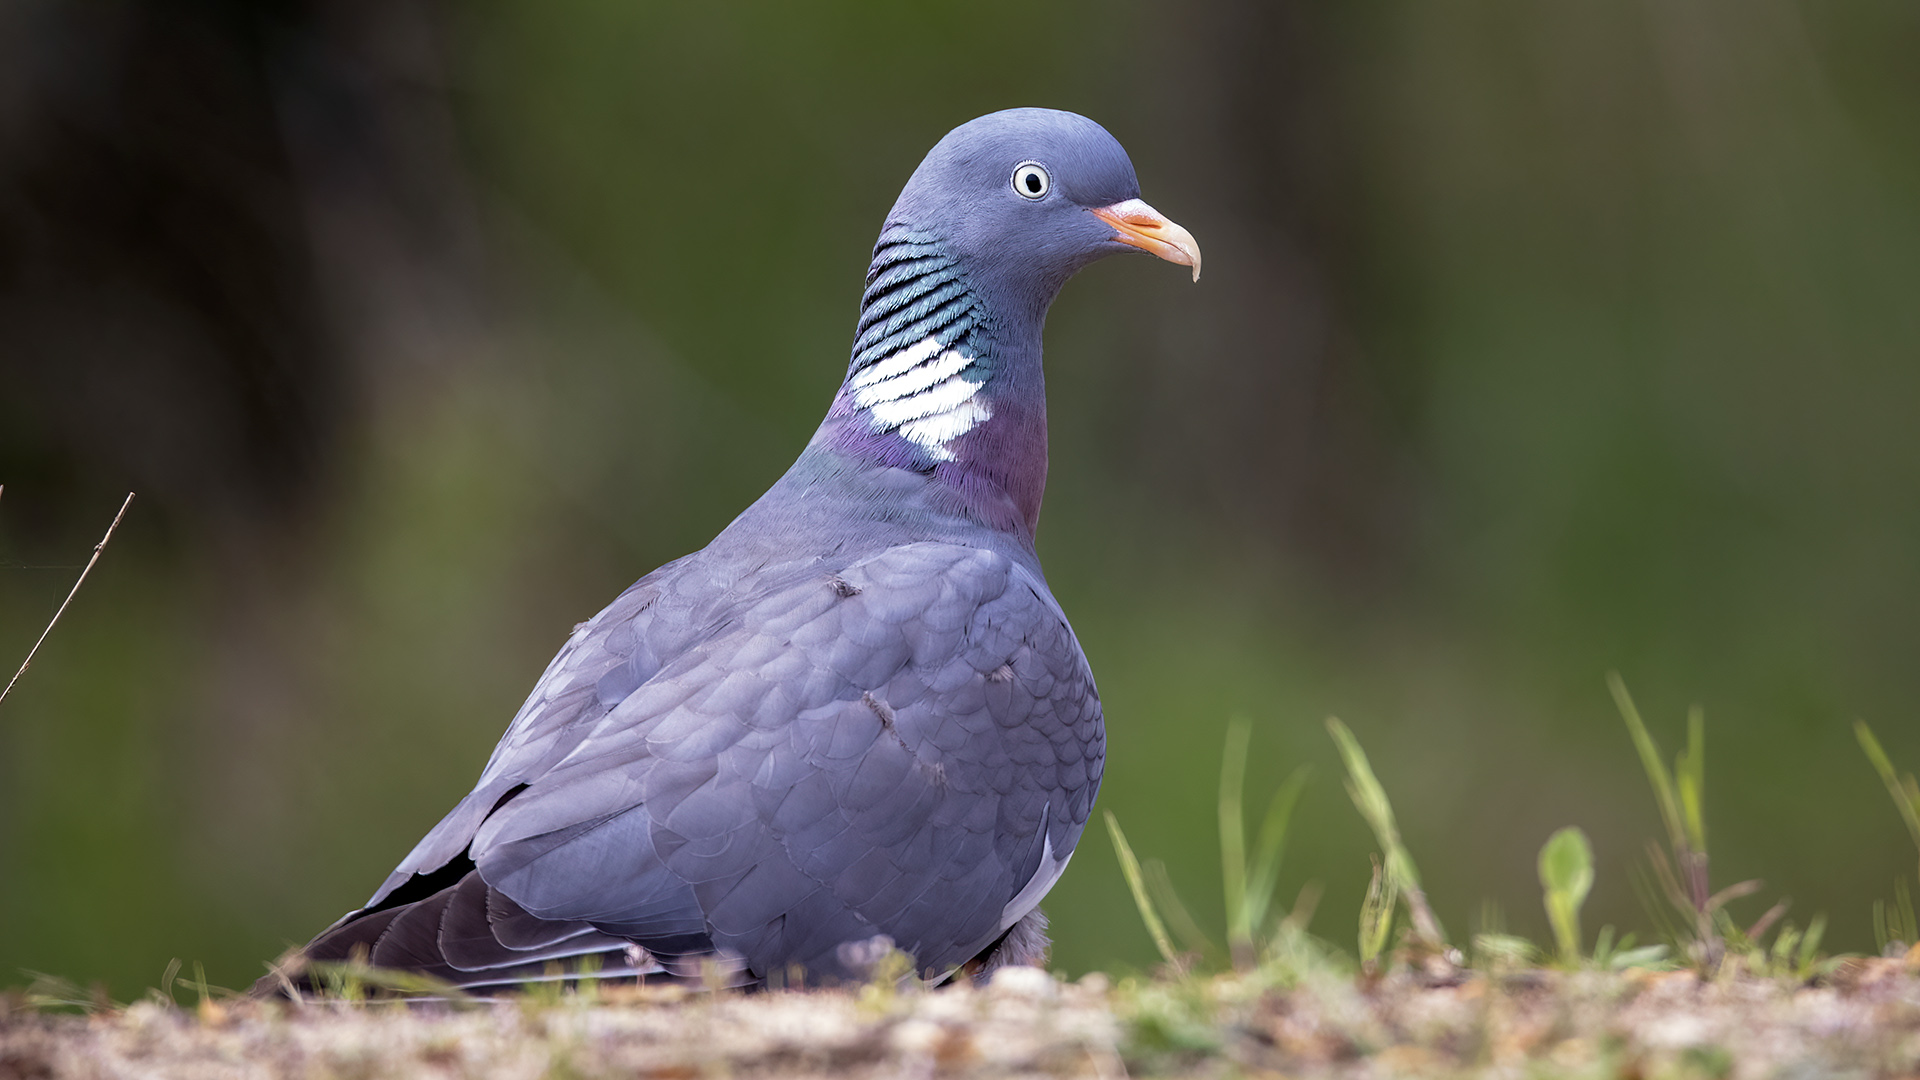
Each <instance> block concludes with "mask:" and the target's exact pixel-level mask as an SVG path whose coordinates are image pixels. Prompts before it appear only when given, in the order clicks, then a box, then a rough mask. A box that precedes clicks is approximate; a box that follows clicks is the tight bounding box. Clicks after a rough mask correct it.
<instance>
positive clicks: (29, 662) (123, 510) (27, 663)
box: [0, 487, 133, 701]
mask: <svg viewBox="0 0 1920 1080" xmlns="http://www.w3.org/2000/svg"><path fill="white" fill-rule="evenodd" d="M5 490H6V489H5V488H3V487H0V491H5ZM132 505H133V492H131V491H129V492H127V498H126V501H125V502H123V503H121V504H120V512H119V513H117V514H115V515H113V524H111V525H108V526H107V534H106V535H105V536H102V537H101V538H100V542H99V543H97V544H95V545H93V558H91V559H88V560H87V565H86V566H84V567H82V568H81V569H80V577H79V579H78V580H76V581H74V583H73V588H71V589H69V590H67V598H66V599H65V600H62V601H60V610H58V611H56V612H54V613H53V618H51V619H49V620H47V628H46V629H45V630H42V631H40V640H39V641H36V642H34V643H33V648H31V649H28V650H27V658H26V659H25V660H24V661H22V662H21V664H20V670H19V671H16V672H14V673H13V678H11V679H8V680H7V688H6V689H5V690H0V701H5V700H7V695H8V694H11V693H13V684H14V683H17V682H19V681H20V676H22V675H25V674H26V673H27V669H28V668H30V667H32V666H33V658H34V657H35V656H37V655H39V653H40V646H42V645H44V644H46V642H47V635H48V634H51V633H53V627H54V624H55V623H57V622H59V621H60V616H62V615H65V614H66V613H67V605H68V604H71V603H73V598H74V595H75V594H76V593H78V592H79V591H80V586H81V585H84V584H86V580H87V575H88V574H90V573H92V572H93V564H94V563H97V562H99V561H100V552H101V551H103V550H105V549H106V546H107V541H109V540H111V539H113V530H115V529H117V528H119V527H120V519H121V518H123V517H126V516H127V507H129V506H132Z"/></svg>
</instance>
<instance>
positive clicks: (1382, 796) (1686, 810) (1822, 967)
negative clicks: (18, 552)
mask: <svg viewBox="0 0 1920 1080" xmlns="http://www.w3.org/2000/svg"><path fill="white" fill-rule="evenodd" d="M1607 685H1608V689H1609V690H1610V692H1611V693H1612V696H1613V699H1614V702H1615V704H1616V706H1617V707H1618V709H1619V712H1620V717H1621V719H1622V721H1623V722H1624V724H1625V725H1626V728H1627V735H1628V740H1629V742H1630V744H1631V746H1632V747H1633V750H1634V752H1635V753H1636V754H1637V755H1638V757H1639V759H1640V763H1641V765H1642V767H1643V769H1644V770H1645V772H1646V775H1647V781H1648V784H1649V787H1650V789H1651V791H1652V794H1653V797H1654V802H1655V805H1656V807H1657V808H1658V810H1659V814H1660V820H1661V824H1662V826H1663V827H1664V830H1665V833H1666V836H1665V843H1664V844H1662V843H1658V842H1650V843H1649V844H1648V846H1647V852H1646V862H1645V864H1644V865H1643V866H1640V867H1635V868H1629V873H1633V874H1635V882H1636V885H1637V886H1638V887H1639V888H1640V891H1641V893H1642V898H1643V900H1644V901H1645V904H1646V908H1647V913H1648V918H1649V920H1650V922H1651V923H1652V924H1653V925H1652V928H1651V930H1652V935H1653V936H1654V937H1656V938H1659V939H1661V940H1660V941H1656V942H1654V943H1649V944H1640V943H1639V936H1638V935H1637V934H1635V933H1626V934H1620V933H1617V932H1616V930H1615V928H1614V927H1612V926H1605V927H1602V928H1601V929H1600V931H1599V932H1598V934H1597V935H1596V936H1595V937H1594V940H1593V943H1592V946H1591V948H1588V947H1587V943H1586V940H1585V938H1584V935H1583V932H1582V928H1581V922H1580V912H1581V908H1582V906H1583V905H1584V903H1585V901H1586V899H1587V896H1588V895H1589V894H1590V893H1591V892H1592V890H1593V886H1594V882H1595V879H1596V876H1597V875H1598V874H1599V873H1600V872H1601V868H1600V867H1598V866H1596V864H1595V861H1594V856H1593V848H1592V845H1591V844H1590V843H1589V842H1588V840H1587V837H1586V834H1585V833H1584V832H1583V831H1582V830H1581V829H1580V828H1579V827H1578V826H1572V825H1569V826H1566V827H1564V828H1561V829H1559V830H1557V831H1556V832H1555V833H1554V834H1553V835H1552V836H1551V837H1549V838H1548V840H1547V842H1546V844H1545V845H1544V846H1543V847H1542V848H1541V849H1540V852H1539V855H1538V858H1537V863H1538V868H1539V875H1540V884H1541V889H1542V904H1543V906H1544V907H1545V909H1546V913H1547V921H1548V924H1549V926H1550V927H1551V928H1552V933H1553V943H1552V948H1551V949H1548V948H1543V947H1542V946H1541V945H1539V944H1537V943H1535V942H1533V941H1531V940H1529V939H1526V938H1522V937H1517V936H1515V935H1512V934H1508V933H1505V932H1504V931H1503V929H1502V925H1503V920H1502V919H1501V918H1500V917H1499V916H1498V913H1497V911H1491V910H1490V913H1489V914H1488V915H1487V916H1485V917H1483V918H1482V921H1481V922H1482V925H1481V932H1480V933H1478V934H1475V935H1474V936H1473V940H1472V943H1471V944H1472V951H1473V959H1472V961H1471V963H1472V964H1473V965H1475V966H1480V967H1489V968H1501V969H1505V970H1511V969H1513V968H1515V967H1525V966H1534V965H1538V964H1540V963H1542V962H1543V961H1545V960H1546V959H1547V958H1549V957H1551V958H1552V960H1553V962H1554V963H1555V965H1556V966H1558V967H1559V968H1561V969H1564V970H1580V969H1586V970H1598V971H1624V970H1628V969H1632V968H1644V969H1650V970H1664V969H1668V968H1671V967H1673V966H1674V963H1675V961H1676V960H1678V961H1680V962H1683V963H1684V964H1685V965H1686V966H1687V967H1689V968H1691V969H1692V970H1693V971H1694V972H1695V973H1696V974H1698V975H1700V976H1702V977H1713V976H1715V975H1716V974H1717V973H1719V972H1721V971H1722V969H1723V968H1730V969H1731V970H1732V971H1733V972H1734V973H1735V974H1746V975H1755V976H1762V977H1780V978H1787V979H1796V980H1800V981H1806V980H1809V979H1814V978H1817V977H1819V976H1821V975H1822V974H1825V973H1829V972H1831V971H1833V970H1835V968H1836V967H1837V966H1838V965H1839V964H1841V963H1842V962H1844V961H1845V960H1847V959H1848V957H1846V956H1829V955H1827V954H1824V953H1822V952H1821V951H1820V942H1821V939H1822V937H1823V936H1824V933H1825V930H1826V926H1827V918H1826V915H1825V914H1824V913H1819V914H1816V915H1814V916H1813V917H1812V918H1811V919H1810V920H1809V921H1808V922H1807V924H1806V925H1805V926H1804V927H1802V926H1800V925H1798V924H1796V923H1795V922H1793V921H1792V920H1789V919H1787V918H1786V917H1785V916H1786V913H1787V910H1788V904H1787V901H1785V900H1780V901H1777V902H1775V903H1774V904H1772V905H1771V906H1769V907H1767V908H1766V909H1765V910H1764V911H1762V912H1761V913H1760V914H1759V915H1758V916H1757V917H1756V918H1754V919H1752V920H1751V921H1750V922H1746V923H1742V922H1740V921H1738V920H1736V919H1735V918H1734V916H1733V914H1732V911H1731V907H1732V905H1733V904H1734V903H1735V902H1736V901H1740V900H1743V899H1746V898H1748V897H1751V896H1754V895H1755V894H1757V893H1759V892H1760V891H1761V889H1762V887H1763V886H1762V883H1761V882H1759V881H1757V880H1755V881H1741V882H1736V883H1734V884H1731V885H1726V886H1723V887H1720V888H1717V889H1716V888H1714V884H1713V880H1712V875H1711V872H1710V871H1711V861H1710V858H1709V849H1708V823H1707V815H1706V785H1707V767H1706V762H1707V754H1706V718H1705V715H1704V713H1703V712H1702V710H1700V709H1699V708H1698V707H1695V708H1693V709H1692V710H1690V711H1689V712H1688V714H1687V718H1686V728H1685V732H1686V741H1685V749H1684V750H1681V751H1680V752H1679V753H1677V754H1676V755H1675V756H1674V757H1673V759H1672V764H1671V765H1669V764H1668V759H1667V757H1666V755H1665V752H1664V751H1663V750H1662V749H1661V747H1660V743H1659V740H1658V739H1657V738H1656V737H1655V736H1654V734H1653V732H1652V731H1651V729H1650V728H1649V727H1648V725H1647V723H1646V721H1645V720H1644V719H1643V718H1642V717H1641V715H1640V711H1639V709H1638V707H1637V706H1636V705H1635V704H1634V701H1633V697H1632V695H1631V693H1629V691H1628V690H1627V687H1626V683H1625V681H1624V680H1622V679H1621V678H1620V677H1619V676H1618V675H1617V674H1610V675H1609V676H1608V678H1607ZM1326 727H1327V732H1328V734H1329V735H1330V736H1331V737H1332V739H1333V742H1334V744H1335V746H1336V748H1337V749H1338V751H1339V754H1340V758H1341V761H1342V763H1343V764H1344V766H1345V769H1346V777H1345V786H1346V790H1347V794H1348V796H1349V797H1350V798H1351V799H1352V801H1353V805H1354V808H1355V809H1356V810H1357V811H1358V812H1359V814H1360V816H1361V818H1362V819H1363V820H1364V821H1365V822H1366V823H1367V826H1368V828H1369V829H1370V830H1371V831H1372V833H1373V837H1374V840H1375V842H1376V843H1377V844H1378V845H1379V851H1378V853H1377V854H1375V855H1374V858H1373V875H1372V878H1371V880H1370V881H1369V883H1368V887H1367V890H1366V893H1365V897H1364V899H1363V900H1362V902H1361V906H1360V910H1359V912H1358V919H1357V922H1358V933H1357V936H1356V941H1355V944H1356V949H1355V952H1354V954H1353V955H1352V956H1351V957H1350V958H1346V959H1344V960H1339V961H1335V962H1340V963H1346V964H1349V965H1351V966H1352V968H1353V969H1354V970H1356V971H1358V972H1360V973H1362V974H1363V975H1365V976H1367V977H1378V976H1380V975H1382V974H1384V973H1386V972H1388V971H1391V970H1394V969H1395V968H1405V969H1409V970H1417V971H1418V972H1420V973H1421V974H1422V976H1423V977H1425V978H1427V979H1430V980H1435V981H1444V980H1447V979H1449V978H1452V977H1455V973H1456V971H1457V969H1458V968H1459V967H1460V966H1461V965H1462V964H1463V963H1467V958H1466V957H1465V956H1464V955H1463V954H1462V953H1461V952H1460V951H1459V950H1458V949H1456V948H1455V947H1454V946H1453V945H1452V944H1450V942H1449V939H1448V937H1447V934H1446V931H1445V929H1444V927H1442V925H1441V923H1440V921H1439V919H1438V918H1437V917H1436V916H1435V915H1434V914H1433V910H1432V906H1431V905H1430V904H1429V903H1428V900H1427V897H1426V892H1425V889H1424V886H1423V885H1422V881H1421V877H1420V871H1419V867H1418V865H1417V864H1416V863H1415V861H1414V858H1413V854H1412V852H1411V851H1409V850H1408V848H1407V845H1406V843H1405V841H1404V839H1403V838H1402V836H1401V833H1400V829H1399V824H1398V821H1397V819H1396V817H1395V814H1394V809H1393V803H1392V800H1391V799H1389V798H1388V796H1387V792H1386V788H1385V787H1384V785H1382V784H1381V782H1380V780H1379V777H1378V776H1377V775H1375V773H1374V771H1373V768H1372V765H1371V763H1370V762H1369V761H1368V759H1367V755H1366V751H1365V750H1364V749H1363V748H1362V747H1361V745H1360V741H1359V739H1358V738H1356V737H1355V736H1354V734H1353V732H1352V730H1351V729H1349V728H1348V727H1347V726H1346V725H1345V724H1343V723H1341V722H1340V721H1339V720H1338V719H1334V718H1328V720H1327V722H1326ZM1251 730H1252V726H1251V724H1249V723H1248V722H1247V721H1246V720H1244V719H1238V718H1236V719H1235V720H1233V721H1231V722H1230V723H1229V724H1228V725H1227V731H1226V739H1225V746H1224V749H1223V753H1222V755H1221V769H1220V789H1219V821H1220V866H1221V878H1222V886H1223V892H1224V895H1225V898H1226V899H1225V907H1226V911H1225V917H1226V925H1227V947H1226V948H1225V949H1224V950H1222V949H1220V948H1219V947H1218V946H1216V945H1215V944H1214V942H1213V941H1212V940H1211V939H1210V938H1209V937H1208V936H1207V935H1206V933H1205V932H1204V931H1202V930H1200V929H1199V927H1198V923H1197V920H1195V919H1194V917H1193V916H1192V914H1191V913H1190V911H1189V910H1188V908H1187V905H1186V904H1185V903H1184V902H1183V901H1182V900H1181V899H1180V896H1179V893H1178V891H1177V890H1176V889H1175V887H1174V886H1173V884H1172V883H1171V882H1170V881H1169V880H1168V879H1167V876H1166V869H1165V866H1164V864H1162V863H1161V862H1159V861H1158V860H1155V859H1151V858H1148V859H1145V860H1142V859H1141V858H1140V857H1138V856H1137V855H1136V854H1135V852H1134V850H1133V848H1132V846H1131V845H1130V844H1129V843H1128V842H1127V840H1126V836H1125V834H1124V832H1123V831H1122V829H1121V827H1120V822H1119V820H1118V819H1117V818H1116V817H1115V816H1114V815H1113V814H1112V813H1108V814H1107V815H1106V821H1107V828H1108V832H1109V835H1110V836H1111V837H1112V839H1113V843H1114V847H1115V850H1116V852H1117V854H1118V856H1119V861H1120V866H1121V872H1122V874H1123V876H1124V878H1125V881H1126V884H1127V887H1128V890H1129V892H1130V893H1131V895H1132V897H1133V900H1134V903H1135V905H1136V906H1137V907H1138V909H1139V912H1140V918H1141V921H1142V923H1143V924H1144V925H1145V926H1146V928H1147V932H1148V935H1149V936H1150V937H1151V938H1152V939H1153V942H1154V945H1155V947H1156V948H1157V949H1158V950H1159V952H1160V955H1161V957H1162V958H1163V959H1164V960H1166V961H1167V962H1168V964H1169V966H1170V968H1171V969H1172V970H1173V971H1174V972H1176V973H1179V974H1189V975H1204V974H1207V973H1209V972H1217V971H1224V970H1234V971H1240V972H1246V971H1250V970H1254V969H1257V968H1259V967H1261V966H1262V965H1263V964H1266V963H1268V962H1269V961H1270V960H1271V959H1272V958H1273V957H1274V956H1275V955H1276V953H1277V952H1285V953H1286V954H1287V955H1289V956H1295V957H1297V956H1299V955H1302V953H1301V952H1300V942H1301V941H1302V940H1303V939H1304V938H1305V937H1306V923H1307V920H1308V919H1309V918H1310V917H1311V915H1310V913H1311V906H1312V905H1311V903H1310V902H1307V903H1299V904H1296V905H1295V909H1294V911H1292V912H1290V913H1288V914H1286V915H1284V916H1281V915H1275V914H1270V913H1271V912H1273V911H1274V908H1273V903H1274V900H1275V897H1276V895H1277V889H1278V885H1279V871H1280V867H1281V861H1282V854H1283V853H1284V851H1285V849H1286V830H1287V825H1288V823H1289V821H1290V819H1291V814H1292V810H1293V806H1294V804H1295V802H1296V801H1297V800H1298V798H1299V795H1300V790H1301V788H1302V786H1303V785H1304V784H1305V782H1306V777H1307V774H1306V771H1305V769H1304V767H1302V768H1299V769H1296V770H1295V771H1294V772H1293V773H1291V774H1290V775H1289V776H1288V778H1287V780H1286V781H1285V783H1283V784H1282V785H1281V786H1280V788H1279V789H1278V790H1276V791H1275V792H1274V793H1273V794H1272V796H1271V798H1270V800H1269V803H1268V810H1267V813H1266V816H1265V817H1264V818H1263V819H1262V824H1261V827H1260V830H1259V832H1258V834H1257V836H1256V839H1255V842H1254V844H1253V845H1252V852H1253V856H1252V859H1251V860H1249V858H1248V850H1249V846H1248V844H1247V838H1246V829H1245V816H1244V801H1245V776H1246V767H1247V760H1248V758H1249V756H1250V753H1251ZM1855 732H1856V735H1857V737H1858V739H1859V742H1860V745H1861V748H1862V750H1863V751H1865V753H1866V755H1867V758H1868V760H1869V762H1870V764H1871V765H1872V767H1873V769H1874V770H1875V772H1877V773H1878V774H1879V776H1880V778H1881V780H1882V781H1883V783H1884V784H1885V785H1886V788H1887V790H1888V792H1889V794H1890V795H1891V796H1892V797H1893V800H1894V804H1895V806H1896V808H1897V810H1898V812H1899V814H1900V817H1901V819H1902V821H1903V822H1905V824H1906V826H1907V829H1908V831H1909V833H1910V834H1911V835H1912V837H1913V839H1914V844H1915V847H1916V849H1920V782H1916V781H1915V779H1914V777H1913V775H1912V774H1911V773H1908V774H1905V775H1904V776H1903V775H1901V774H1900V773H1899V772H1898V771H1897V770H1896V769H1895V767H1894V765H1893V763H1892V761H1891V760H1890V759H1889V757H1888V756H1887V754H1886V752H1885V751H1884V750H1883V749H1882V748H1881V746H1880V744H1879V742H1878V740H1876V739H1875V738H1874V736H1873V733H1872V731H1871V729H1869V728H1868V727H1867V725H1866V724H1865V723H1864V722H1862V723H1856V725H1855ZM1302 895H1303V899H1305V898H1310V897H1313V896H1317V887H1316V886H1314V885H1313V884H1312V883H1309V884H1308V886H1307V887H1305V888H1304V889H1303V890H1302ZM1912 896H1913V892H1912V889H1911V888H1910V887H1909V885H1908V884H1907V879H1906V878H1904V877H1902V878H1900V879H1898V880H1896V882H1895V887H1894V898H1893V900H1892V901H1891V902H1886V901H1878V902H1876V903H1875V904H1874V919H1875V928H1876V933H1877V935H1878V937H1879V944H1880V946H1881V949H1882V951H1883V952H1885V953H1894V952H1904V951H1905V950H1906V949H1908V948H1912V947H1914V945H1915V942H1916V941H1917V940H1920V926H1916V922H1920V920H1917V919H1916V913H1915V909H1914V904H1913V899H1912ZM1169 928H1171V932H1170V930H1169ZM1396 930H1397V931H1398V933H1397V935H1396ZM1176 938H1178V939H1180V940H1181V941H1182V942H1183V943H1184V944H1185V946H1186V949H1185V951H1181V950H1179V949H1177V948H1176V945H1175V939H1176ZM1313 940H1314V946H1313V951H1312V955H1314V956H1318V957H1322V958H1328V957H1343V956H1344V955H1345V954H1343V953H1341V951H1340V950H1339V949H1338V948H1337V947H1335V946H1333V945H1332V944H1331V943H1329V942H1326V941H1323V940H1320V939H1318V938H1315V939H1313ZM1283 946H1284V948H1283Z"/></svg>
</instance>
